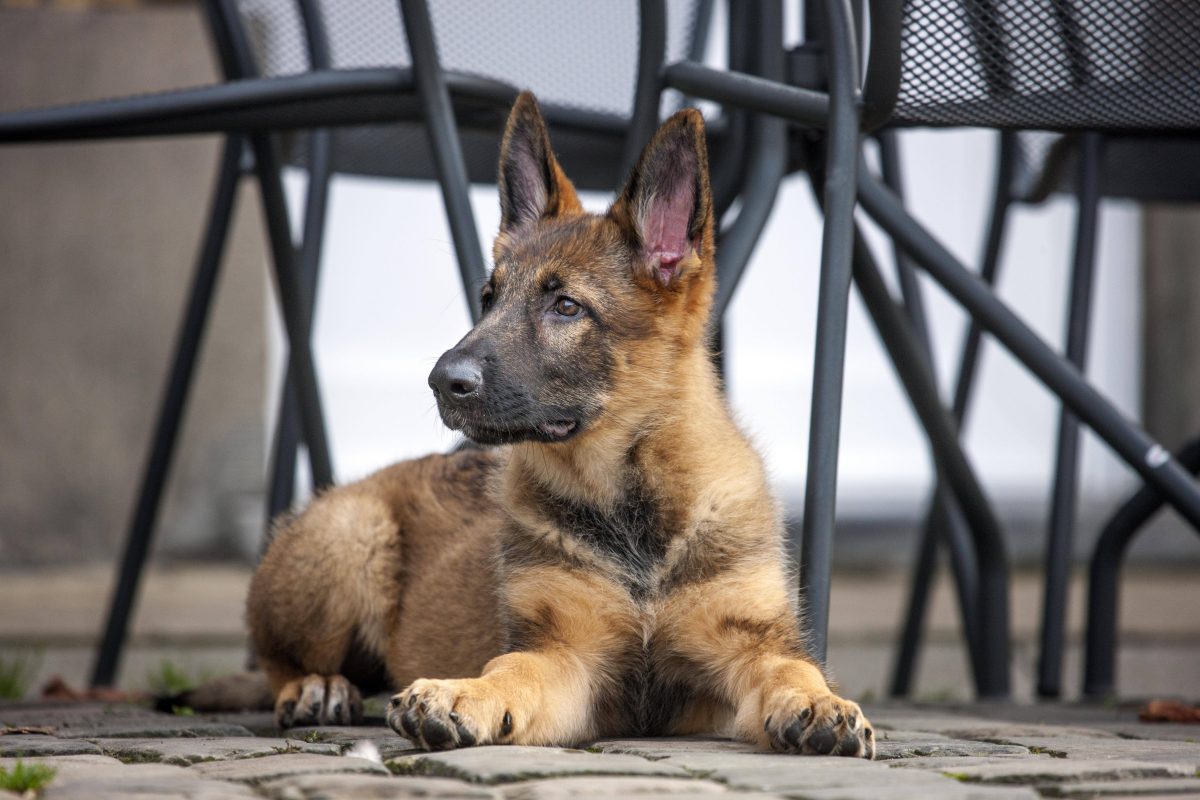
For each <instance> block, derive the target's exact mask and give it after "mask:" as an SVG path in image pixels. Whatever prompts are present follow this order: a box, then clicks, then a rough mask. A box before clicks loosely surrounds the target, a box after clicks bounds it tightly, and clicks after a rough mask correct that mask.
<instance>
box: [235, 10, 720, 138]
mask: <svg viewBox="0 0 1200 800" xmlns="http://www.w3.org/2000/svg"><path fill="white" fill-rule="evenodd" d="M318 6H319V8H320V11H321V15H322V21H323V23H324V25H325V29H326V34H327V36H328V39H329V46H330V55H331V59H332V62H333V67H335V68H348V67H378V66H407V65H408V64H409V63H410V58H409V54H408V46H407V42H406V39H405V36H404V26H403V23H402V21H401V18H400V12H399V7H398V4H397V2H396V0H354V2H346V0H319V2H318ZM697 6H698V0H667V59H668V61H670V60H673V59H679V58H683V57H684V56H685V55H686V53H687V50H688V47H689V45H690V42H691V35H692V31H693V26H694V24H695V21H696V19H695V18H696V9H697ZM239 9H240V11H241V12H242V17H243V19H244V21H245V23H246V25H247V27H248V29H249V31H248V32H249V33H250V36H249V39H250V41H251V42H252V43H253V46H254V47H255V49H256V51H257V52H256V54H255V55H256V58H257V59H258V64H259V68H260V70H261V71H262V73H263V74H264V75H282V74H288V73H296V72H303V71H306V70H307V69H309V59H308V51H307V48H306V46H305V40H304V33H303V28H302V27H301V22H300V16H299V12H298V10H297V7H296V2H295V0H240V2H239ZM429 9H430V15H431V17H432V19H433V27H434V35H435V36H436V38H437V44H438V54H439V57H440V59H441V62H442V67H443V68H445V69H448V70H456V71H459V72H466V73H472V74H476V75H481V76H484V77H487V78H493V79H498V80H501V81H504V82H506V83H509V84H512V85H513V86H515V87H517V88H520V89H532V90H533V91H534V93H536V94H537V96H538V98H539V100H540V101H541V102H542V103H543V104H554V105H558V106H562V107H568V108H578V109H583V110H588V111H595V112H602V113H608V114H613V115H617V116H623V117H628V116H629V115H630V113H631V111H632V109H633V99H634V80H635V77H636V69H637V51H638V3H637V0H603V2H597V0H522V2H520V3H501V2H495V0H430V2H429Z"/></svg>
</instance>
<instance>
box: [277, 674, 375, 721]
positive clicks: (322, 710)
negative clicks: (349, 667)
mask: <svg viewBox="0 0 1200 800" xmlns="http://www.w3.org/2000/svg"><path fill="white" fill-rule="evenodd" d="M362 717H363V702H362V695H361V694H359V692H358V689H357V688H356V687H355V686H354V684H352V683H350V681H348V680H346V679H345V678H343V677H342V676H341V675H328V676H326V675H307V676H305V677H303V678H297V679H296V680H294V681H289V682H288V683H287V684H285V685H284V687H283V689H282V690H281V691H280V692H279V695H278V696H277V697H276V698H275V725H276V726H277V727H279V728H290V727H292V726H294V725H357V724H358V723H360V722H362Z"/></svg>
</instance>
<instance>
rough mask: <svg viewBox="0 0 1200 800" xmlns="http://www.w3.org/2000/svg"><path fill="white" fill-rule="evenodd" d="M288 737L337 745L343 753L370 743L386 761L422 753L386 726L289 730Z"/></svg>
mask: <svg viewBox="0 0 1200 800" xmlns="http://www.w3.org/2000/svg"><path fill="white" fill-rule="evenodd" d="M287 735H288V736H289V737H290V738H292V739H299V740H301V741H304V742H312V743H319V742H323V743H329V744H332V745H336V746H337V747H339V748H341V750H342V751H343V752H345V751H346V750H349V749H350V748H351V747H353V746H354V745H356V744H358V743H359V742H364V741H365V742H370V743H371V744H373V745H375V749H376V750H378V751H379V755H380V757H382V758H383V760H384V761H387V760H389V759H392V758H396V757H398V756H401V755H406V754H410V753H418V752H420V748H418V747H417V746H416V745H414V744H413V743H412V742H410V741H409V740H408V739H405V738H404V737H402V736H398V735H397V734H396V732H395V731H393V730H392V729H391V728H389V727H387V726H386V725H350V726H337V725H323V726H319V727H308V728H289V729H288V732H287Z"/></svg>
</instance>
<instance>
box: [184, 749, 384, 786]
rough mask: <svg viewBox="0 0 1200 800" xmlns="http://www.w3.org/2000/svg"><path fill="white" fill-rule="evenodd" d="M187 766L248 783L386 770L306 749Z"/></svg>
mask: <svg viewBox="0 0 1200 800" xmlns="http://www.w3.org/2000/svg"><path fill="white" fill-rule="evenodd" d="M188 769H190V770H192V771H193V772H195V773H196V774H198V775H200V776H201V777H204V778H212V779H215V780H222V781H237V782H238V783H249V784H258V783H266V782H268V781H274V780H279V779H280V778H287V777H290V776H293V775H311V774H313V773H322V772H360V773H368V774H372V773H373V774H376V775H387V774H388V771H387V770H386V769H385V768H384V767H383V765H382V764H378V763H376V762H374V761H368V760H367V759H365V758H354V757H352V756H318V755H310V754H306V753H290V754H286V755H278V756H263V757H262V758H244V759H238V760H236V761H205V762H202V763H200V764H193V765H192V766H191V767H188Z"/></svg>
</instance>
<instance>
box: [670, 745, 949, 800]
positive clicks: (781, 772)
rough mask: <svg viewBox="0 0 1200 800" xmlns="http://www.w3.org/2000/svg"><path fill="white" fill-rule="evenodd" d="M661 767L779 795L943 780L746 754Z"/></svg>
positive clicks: (820, 759) (700, 756)
mask: <svg viewBox="0 0 1200 800" xmlns="http://www.w3.org/2000/svg"><path fill="white" fill-rule="evenodd" d="M656 763H658V764H661V765H676V766H679V767H681V768H683V769H685V770H687V771H688V772H690V773H691V774H693V775H695V776H697V777H703V778H708V779H710V780H715V781H720V782H722V783H724V784H726V785H728V786H731V787H733V788H736V789H746V790H752V791H759V792H780V793H786V794H788V795H789V796H791V795H794V794H796V793H801V794H802V793H803V792H804V791H806V790H816V789H831V788H854V787H871V786H907V787H925V788H930V787H937V786H940V785H942V784H944V783H945V782H946V781H947V780H948V779H947V778H945V777H943V776H941V775H940V774H937V773H933V772H922V771H920V770H896V769H891V768H890V767H888V766H887V765H886V764H885V763H879V762H874V761H866V760H865V759H861V758H839V757H835V756H802V755H784V754H773V753H772V754H766V753H764V754H757V753H756V754H747V753H695V754H692V753H687V754H679V755H673V756H670V757H669V758H666V759H663V760H662V761H659V762H656Z"/></svg>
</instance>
